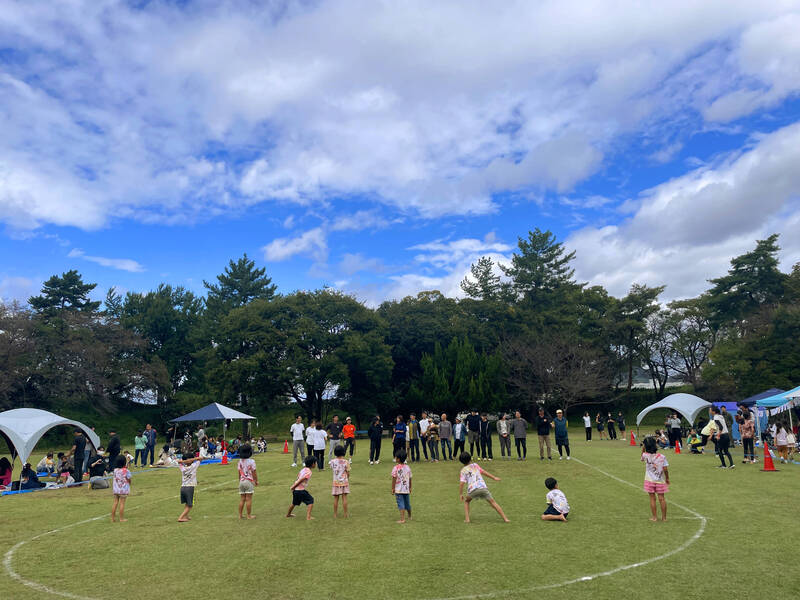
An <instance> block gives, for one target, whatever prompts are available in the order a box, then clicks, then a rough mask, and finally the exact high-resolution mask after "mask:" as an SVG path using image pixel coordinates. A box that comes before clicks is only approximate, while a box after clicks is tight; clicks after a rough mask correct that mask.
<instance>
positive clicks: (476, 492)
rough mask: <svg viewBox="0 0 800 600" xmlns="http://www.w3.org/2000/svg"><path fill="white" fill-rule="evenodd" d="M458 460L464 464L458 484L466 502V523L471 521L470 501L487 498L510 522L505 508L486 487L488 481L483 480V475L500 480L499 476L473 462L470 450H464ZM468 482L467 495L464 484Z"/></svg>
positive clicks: (463, 500) (461, 495) (498, 512)
mask: <svg viewBox="0 0 800 600" xmlns="http://www.w3.org/2000/svg"><path fill="white" fill-rule="evenodd" d="M458 460H460V461H461V464H462V465H464V468H463V469H461V475H460V477H459V480H460V483H459V484H458V497H459V498H460V499H461V501H462V502H463V503H464V515H465V517H466V518H465V519H464V522H465V523H469V522H470V520H469V503H470V502H472V501H473V500H477V499H482V500H486V501H487V502H488V503H489V504H490V505H491V507H492V508H493V509H495V510H496V511H497V514H499V515H500V516H501V517H502V518H503V521H505V522H506V523H508V522H509V521H508V519H507V518H506V515H505V513H504V512H503V509H502V508H500V505H499V504H498V503H497V502H496V501H495V499H494V498H492V494H491V492H490V491H489V488H487V487H486V482H485V481H484V480H483V475H486V476H487V477H491V478H492V479H494V480H495V481H500V478H499V477H495V476H494V475H492V474H491V473H489V471H485V470H483V469H482V468H481V466H480V465H479V464H478V463H474V462H472V456H471V455H470V453H469V452H462V453H461V456H459V457H458ZM465 483H466V484H467V495H466V496H464V484H465Z"/></svg>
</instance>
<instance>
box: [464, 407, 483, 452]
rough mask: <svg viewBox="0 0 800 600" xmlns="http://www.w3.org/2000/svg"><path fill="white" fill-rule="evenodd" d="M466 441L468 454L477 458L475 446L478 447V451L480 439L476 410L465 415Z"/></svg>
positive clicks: (478, 418)
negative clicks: (467, 442) (467, 441)
mask: <svg viewBox="0 0 800 600" xmlns="http://www.w3.org/2000/svg"><path fill="white" fill-rule="evenodd" d="M467 439H468V440H469V453H470V454H471V455H472V456H477V454H475V446H478V449H479V450H480V439H481V418H480V417H479V416H478V411H477V410H473V411H472V412H471V413H470V414H469V415H467Z"/></svg>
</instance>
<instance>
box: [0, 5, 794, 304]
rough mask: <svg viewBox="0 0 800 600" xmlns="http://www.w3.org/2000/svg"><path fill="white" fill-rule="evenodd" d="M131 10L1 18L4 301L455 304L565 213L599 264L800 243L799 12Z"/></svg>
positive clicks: (621, 266) (618, 283)
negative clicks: (166, 287)
mask: <svg viewBox="0 0 800 600" xmlns="http://www.w3.org/2000/svg"><path fill="white" fill-rule="evenodd" d="M220 4H222V3H218V2H206V1H198V2H191V1H186V2H158V1H152V2H123V1H111V0H93V1H82V0H72V1H71V2H62V3H57V4H46V5H45V4H39V3H31V2H24V1H19V2H16V1H13V0H9V1H7V2H4V3H3V11H0V298H5V299H15V298H16V299H25V298H27V297H28V296H29V295H31V294H33V293H36V292H37V291H38V289H39V288H40V286H41V282H42V281H43V280H44V279H47V278H48V277H49V276H50V275H52V274H54V273H61V272H63V271H66V270H68V269H73V268H75V269H78V270H79V271H80V272H81V273H82V274H83V275H84V278H85V280H87V281H91V282H96V283H98V288H97V294H98V297H101V296H102V295H103V294H104V293H105V290H106V289H108V288H109V287H111V286H116V287H117V288H119V289H121V290H123V291H124V290H131V291H146V290H149V289H152V288H154V287H156V286H157V285H158V284H159V283H161V282H166V283H171V284H173V285H183V286H185V287H188V288H190V289H193V290H196V291H198V292H202V281H203V279H206V280H210V279H213V277H214V276H215V275H216V274H218V273H220V272H221V271H222V269H223V268H224V267H225V265H226V264H227V262H228V260H229V259H231V258H234V259H235V258H238V257H239V256H241V255H242V254H244V253H247V254H248V255H249V256H250V257H251V258H253V259H255V260H256V262H257V263H258V264H259V265H262V266H266V268H267V271H268V273H269V274H270V276H272V277H273V280H274V281H275V283H277V284H278V286H279V289H280V291H282V292H290V291H292V290H295V289H308V288H316V287H320V286H322V285H329V286H333V287H336V288H339V289H342V290H344V291H346V292H349V293H353V294H355V295H356V296H357V297H358V298H360V299H362V300H364V301H366V302H368V303H370V304H375V303H378V302H380V301H382V300H384V299H387V298H400V297H403V296H405V295H408V294H415V293H417V292H419V291H421V290H427V289H439V290H441V291H442V292H444V293H445V294H448V295H454V296H455V295H458V294H459V285H458V284H459V282H460V281H461V279H462V278H463V277H464V276H465V275H466V273H467V272H468V270H469V265H470V264H471V263H472V262H474V261H475V260H477V258H479V257H480V256H482V255H489V256H492V257H494V258H495V259H496V260H497V261H501V262H502V261H503V260H508V257H509V256H510V255H511V253H512V252H513V249H514V245H515V243H516V239H517V237H518V236H525V235H526V233H527V231H528V230H531V229H533V228H535V227H539V228H541V229H551V230H552V231H554V232H555V233H556V234H557V236H558V238H559V239H560V240H562V241H564V242H565V243H566V245H567V246H568V247H569V248H570V249H574V250H575V251H576V253H577V258H576V261H575V267H576V270H577V276H578V277H579V278H580V279H581V280H583V281H589V282H591V283H597V284H602V285H605V286H606V287H607V288H608V289H609V290H610V291H611V292H612V293H613V294H616V295H623V294H624V293H625V292H626V291H627V290H628V289H629V288H630V286H631V285H632V284H633V283H646V284H650V285H659V284H666V285H667V286H668V287H667V291H666V293H665V296H664V298H665V299H669V298H678V297H687V296H692V295H695V294H698V293H700V292H701V291H703V290H704V289H705V288H706V286H707V284H706V280H707V279H708V278H710V277H715V276H718V275H720V274H721V273H724V272H725V270H726V269H727V266H728V261H729V260H730V258H731V257H732V256H734V255H736V254H740V253H742V252H744V251H747V250H748V249H749V248H751V247H752V246H753V245H754V243H755V240H756V239H761V238H764V237H766V236H767V235H769V234H770V233H773V232H778V233H781V234H782V235H781V245H782V248H783V249H782V252H781V261H782V266H783V267H784V268H785V269H787V270H788V269H790V268H791V266H792V265H793V264H794V263H796V262H798V261H800V237H798V236H797V235H796V231H798V227H799V226H800V169H798V168H797V165H798V164H800V98H799V97H798V92H799V91H800V36H798V34H797V32H798V31H800V2H792V1H787V2H780V3H768V4H767V5H759V4H758V3H754V2H750V1H747V2H737V1H726V2H716V1H708V2H703V3H697V2H682V1H676V2H671V3H663V4H662V5H653V4H651V3H641V2H624V1H623V2H614V3H603V2H587V1H583V0H582V1H575V2H570V1H560V2H528V1H525V2H506V3H503V4H502V8H500V9H498V8H497V6H496V5H491V4H487V3H485V2H477V1H475V2H470V1H466V2H464V1H459V2H456V1H446V0H443V1H441V2H437V3H430V2H421V1H420V2H413V1H412V2H404V3H396V2H385V3H384V2H374V1H341V2H335V3H334V2H289V1H281V2H252V1H246V0H242V1H239V2H228V3H224V6H223V7H220V6H219V5H220Z"/></svg>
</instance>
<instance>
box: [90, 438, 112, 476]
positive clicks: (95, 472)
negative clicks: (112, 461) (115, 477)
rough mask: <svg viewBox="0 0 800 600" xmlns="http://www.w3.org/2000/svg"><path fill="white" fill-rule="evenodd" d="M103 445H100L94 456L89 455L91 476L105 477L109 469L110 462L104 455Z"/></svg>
mask: <svg viewBox="0 0 800 600" xmlns="http://www.w3.org/2000/svg"><path fill="white" fill-rule="evenodd" d="M103 454H104V452H103V447H102V446H100V447H99V448H98V449H97V452H95V453H94V454H93V455H92V456H90V457H89V465H88V468H89V477H90V478H94V477H105V474H106V472H107V471H108V463H107V462H106V459H105V458H104V457H103Z"/></svg>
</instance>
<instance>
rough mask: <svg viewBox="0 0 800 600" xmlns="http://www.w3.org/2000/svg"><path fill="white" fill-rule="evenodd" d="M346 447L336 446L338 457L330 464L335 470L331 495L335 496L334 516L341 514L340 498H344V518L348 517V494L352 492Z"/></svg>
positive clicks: (335, 451)
mask: <svg viewBox="0 0 800 600" xmlns="http://www.w3.org/2000/svg"><path fill="white" fill-rule="evenodd" d="M344 453H345V447H344V446H336V448H334V449H333V455H334V456H335V457H336V458H334V459H333V460H331V461H330V462H329V463H328V465H330V467H331V471H332V472H333V488H332V489H331V495H332V496H333V518H334V519H335V518H337V517H338V516H339V498H341V499H342V507H343V508H344V518H345V519H346V518H347V516H348V515H347V496H348V494H350V463H349V462H348V461H347V460H345V458H344Z"/></svg>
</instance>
